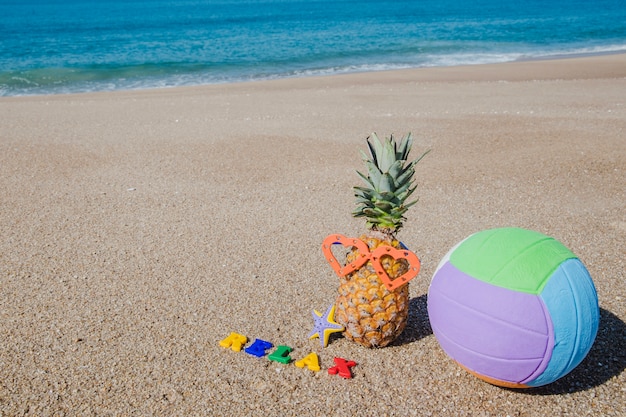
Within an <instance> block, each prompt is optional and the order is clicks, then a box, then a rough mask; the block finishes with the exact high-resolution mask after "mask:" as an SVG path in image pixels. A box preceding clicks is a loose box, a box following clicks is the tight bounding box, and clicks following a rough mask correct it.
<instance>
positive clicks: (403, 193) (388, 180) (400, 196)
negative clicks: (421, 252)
mask: <svg viewBox="0 0 626 417" xmlns="http://www.w3.org/2000/svg"><path fill="white" fill-rule="evenodd" d="M367 145H368V148H369V153H370V156H369V157H368V155H367V154H366V153H365V152H363V151H361V156H362V158H363V162H364V163H365V166H366V168H367V175H365V174H363V173H361V172H359V171H357V174H359V176H360V177H361V178H362V179H363V180H364V181H365V184H366V186H365V187H354V192H355V194H354V195H355V197H356V204H357V208H356V209H355V210H354V212H352V215H353V216H354V217H365V218H366V219H367V222H366V225H367V227H368V228H369V229H372V230H378V231H381V232H383V233H388V234H391V235H393V234H394V233H395V232H397V231H398V230H400V228H402V224H403V221H404V220H406V218H405V217H404V213H406V211H407V210H408V209H409V207H411V206H412V205H413V204H415V203H417V200H414V201H412V202H407V200H408V198H409V197H410V196H411V194H413V192H414V191H415V188H416V186H415V185H412V184H413V175H414V174H415V164H417V163H418V162H419V161H421V159H422V158H423V157H424V156H426V154H427V153H428V152H429V151H426V152H424V153H423V154H422V155H421V156H420V157H419V158H417V159H415V160H414V161H412V162H408V156H409V152H410V151H411V146H412V145H413V138H412V137H411V133H409V134H407V135H406V136H404V137H403V138H402V139H401V140H400V142H399V143H398V141H396V140H395V139H394V137H393V135H391V136H390V137H389V138H385V139H384V140H383V141H382V142H381V140H380V139H379V138H378V136H377V135H376V133H372V135H371V136H370V137H368V138H367Z"/></svg>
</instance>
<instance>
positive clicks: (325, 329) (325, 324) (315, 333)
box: [309, 304, 345, 347]
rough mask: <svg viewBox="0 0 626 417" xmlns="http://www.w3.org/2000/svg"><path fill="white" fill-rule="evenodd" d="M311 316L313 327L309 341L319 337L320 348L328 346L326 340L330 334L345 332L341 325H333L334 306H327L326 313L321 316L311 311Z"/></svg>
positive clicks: (317, 312) (315, 311)
mask: <svg viewBox="0 0 626 417" xmlns="http://www.w3.org/2000/svg"><path fill="white" fill-rule="evenodd" d="M312 314H313V321H314V322H315V325H314V327H313V330H312V331H311V333H310V334H309V339H313V338H315V337H319V338H320V342H321V344H322V347H326V346H328V338H329V337H330V335H331V333H336V332H343V331H344V330H345V329H344V327H343V326H342V325H341V324H339V323H335V305H334V304H333V305H331V306H329V307H328V308H327V309H326V313H324V314H323V315H322V313H320V312H319V311H317V310H313V313H312Z"/></svg>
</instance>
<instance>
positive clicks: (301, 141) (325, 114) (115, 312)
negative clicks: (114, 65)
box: [0, 55, 626, 417]
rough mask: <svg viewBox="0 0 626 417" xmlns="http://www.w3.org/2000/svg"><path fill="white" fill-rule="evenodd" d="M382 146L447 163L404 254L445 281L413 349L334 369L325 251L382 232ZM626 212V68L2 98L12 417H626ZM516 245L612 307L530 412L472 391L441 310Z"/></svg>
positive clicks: (437, 165) (2, 369)
mask: <svg viewBox="0 0 626 417" xmlns="http://www.w3.org/2000/svg"><path fill="white" fill-rule="evenodd" d="M374 131H375V132H377V133H378V134H379V135H381V136H387V135H389V134H391V133H393V134H395V135H398V136H401V135H403V134H405V133H407V132H412V133H413V136H414V138H415V145H414V153H413V155H415V156H417V155H419V154H420V153H421V152H422V151H424V150H426V149H431V150H432V151H431V153H430V154H429V155H428V156H427V157H426V158H425V159H424V160H423V161H422V162H420V164H419V165H418V166H417V169H416V179H417V182H418V189H417V191H416V195H417V196H419V202H418V203H417V204H416V205H415V206H414V207H413V208H412V209H411V210H410V211H409V213H408V216H407V217H408V218H407V221H406V224H405V227H404V229H402V231H401V232H400V235H399V238H400V239H401V240H402V241H403V242H404V243H405V244H406V245H407V246H408V247H409V248H411V249H412V250H413V251H414V252H415V253H416V254H417V255H418V256H419V257H420V259H421V262H422V270H421V272H420V274H419V276H418V277H417V278H416V279H414V280H413V281H412V282H411V284H410V294H411V310H410V313H409V323H408V326H407V328H406V330H405V332H404V334H403V335H402V336H401V337H400V339H399V340H397V341H396V342H395V343H394V344H393V345H391V346H389V347H386V348H383V349H375V350H372V349H366V348H363V347H360V346H358V345H356V344H353V343H351V342H350V341H348V340H346V339H344V338H342V337H333V338H332V339H331V343H330V344H329V346H328V347H327V348H321V346H320V343H319V340H317V339H313V340H309V339H308V337H307V336H308V334H309V332H310V331H311V329H312V327H313V320H312V316H311V312H312V310H313V309H316V310H320V311H324V310H325V309H326V308H327V307H328V306H329V305H330V304H331V303H332V302H334V299H335V295H336V291H337V286H338V279H337V277H336V276H335V274H334V272H333V271H332V270H331V268H330V267H329V266H328V264H327V263H326V261H325V259H324V257H323V256H322V253H321V250H320V245H321V242H322V241H323V239H324V238H325V237H326V236H327V235H329V234H331V233H342V234H345V235H347V236H356V235H358V234H360V233H361V232H363V231H365V225H364V222H363V221H361V220H356V219H353V218H352V217H351V216H350V213H351V211H352V210H353V207H354V202H353V193H352V187H353V186H354V185H357V184H359V178H358V176H357V175H356V173H355V170H357V169H361V159H360V155H359V150H360V149H365V138H366V137H367V136H368V135H369V134H370V132H374ZM625 192H626V55H605V56H594V57H582V58H572V59H562V60H546V61H528V62H516V63H506V64H496V65H480V66H465V67H447V68H424V69H414V70H406V71H390V72H374V73H363V74H350V75H339V76H331V77H319V78H304V79H283V80H276V81H265V82H253V83H241V84H223V85H211V86H202V87H184V88H175V89H160V90H151V91H125V92H106V93H94V94H76V95H57V96H36V97H12V98H0V236H2V238H1V239H0V415H2V416H21V415H28V416H91V415H93V416H229V415H251V416H257V415H267V416H296V415H297V416H329V415H337V416H548V415H549V416H577V417H580V416H624V415H626V373H625V371H624V369H625V368H626V323H625V322H626V284H625V279H624V278H625V274H624V270H625V266H626V265H625V263H624V257H625V256H624V255H625V254H626V249H625V248H626V210H625V208H626V194H625ZM504 226H516V227H522V228H528V229H532V230H536V231H539V232H541V233H544V234H547V235H550V236H553V237H555V238H556V239H558V240H560V241H561V242H563V243H564V244H565V245H566V246H567V247H568V248H569V249H571V250H572V251H573V252H574V253H575V254H577V255H578V256H579V257H580V259H581V260H582V261H583V262H584V263H585V265H586V266H587V268H588V270H589V272H590V274H591V276H592V277H593V280H594V283H595V285H596V288H597V292H598V298H599V305H600V316H601V322H600V329H599V333H598V336H597V339H596V342H595V344H594V346H593V348H592V349H591V352H590V353H589V355H588V356H587V358H586V359H585V360H584V361H583V362H582V363H581V364H580V366H578V367H577V368H576V369H575V370H574V371H573V372H571V373H570V374H568V375H567V376H565V377H564V378H562V379H560V380H558V381H556V382H555V383H553V384H550V385H547V386H544V387H541V388H536V389H531V390H511V389H504V388H499V387H496V386H492V385H490V384H487V383H485V382H483V381H481V380H479V379H477V378H475V377H473V376H472V375H470V374H469V373H467V372H465V371H464V370H463V369H461V368H460V367H459V366H458V365H457V364H456V363H455V362H454V361H452V360H451V359H450V358H449V357H448V356H447V355H446V354H445V353H444V352H443V350H442V349H441V348H440V347H439V344H438V342H437V340H436V338H435V337H434V335H433V334H432V330H431V328H430V324H429V320H428V316H427V311H426V300H427V292H428V286H429V283H430V280H431V278H432V275H433V273H434V271H435V268H436V267H437V264H438V263H439V261H440V259H441V258H442V257H443V256H444V255H445V254H446V253H447V252H448V250H449V249H450V248H451V247H453V246H454V245H455V244H456V243H457V242H459V241H460V240H462V239H464V238H465V237H467V236H468V235H470V234H472V233H475V232H477V231H481V230H484V229H489V228H495V227H504ZM231 332H237V333H240V334H243V335H245V336H247V337H248V338H249V339H250V340H251V341H252V340H254V339H257V338H259V339H263V340H266V341H270V342H271V343H273V344H274V345H275V346H277V345H287V346H290V347H292V348H293V352H292V353H291V357H292V358H293V359H294V360H299V359H302V358H304V357H305V356H306V355H308V354H309V353H311V352H315V353H317V354H318V355H319V358H320V361H321V363H320V365H321V368H322V369H321V371H319V372H312V371H310V370H308V369H301V368H298V367H296V366H295V365H294V363H293V362H292V363H291V364H287V365H285V364H280V363H277V362H273V361H269V360H268V359H267V357H263V358H257V357H254V356H252V355H249V354H247V353H244V352H243V351H242V352H234V351H232V350H229V349H224V348H222V347H221V346H219V342H220V340H222V339H224V338H226V337H227V336H228V335H229V334H230V333H231ZM334 357H342V358H346V359H349V360H353V361H355V362H356V363H357V365H356V366H355V367H354V368H353V378H352V379H343V378H340V377H339V376H337V375H329V373H328V372H327V369H328V368H329V367H331V366H333V365H334V364H333V358H334Z"/></svg>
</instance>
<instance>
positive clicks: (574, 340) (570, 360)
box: [528, 259, 600, 387]
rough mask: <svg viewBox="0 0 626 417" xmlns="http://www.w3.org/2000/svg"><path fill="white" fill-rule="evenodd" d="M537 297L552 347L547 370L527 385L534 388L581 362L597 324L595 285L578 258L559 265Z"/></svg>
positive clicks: (597, 311)
mask: <svg viewBox="0 0 626 417" xmlns="http://www.w3.org/2000/svg"><path fill="white" fill-rule="evenodd" d="M540 296H541V298H542V299H543V301H544V303H545V304H546V306H547V308H548V311H549V312H550V316H551V318H552V322H553V324H554V338H555V346H554V350H553V353H552V358H551V359H550V362H549V363H548V367H547V368H546V370H545V371H544V372H543V373H542V374H541V375H540V376H539V377H537V378H536V379H535V380H533V381H530V382H528V385H530V386H536V387H538V386H541V385H545V384H549V383H551V382H553V381H556V380H557V379H559V378H561V377H562V376H564V375H566V374H568V373H569V372H570V371H571V370H572V369H574V368H575V367H576V366H578V364H580V362H582V360H583V359H584V358H585V356H587V353H589V350H590V349H591V346H592V345H593V341H594V340H595V338H596V334H597V333H598V325H599V321H600V310H599V308H598V296H597V294H596V289H595V286H594V285H593V281H592V280H591V276H589V272H588V271H587V269H586V268H585V266H584V265H583V263H582V262H580V260H578V259H569V260H567V261H565V262H563V263H562V264H561V265H559V267H558V268H557V270H556V271H555V272H554V274H553V275H552V277H550V279H549V280H548V282H547V284H546V286H545V288H544V289H543V292H542V293H541V295H540Z"/></svg>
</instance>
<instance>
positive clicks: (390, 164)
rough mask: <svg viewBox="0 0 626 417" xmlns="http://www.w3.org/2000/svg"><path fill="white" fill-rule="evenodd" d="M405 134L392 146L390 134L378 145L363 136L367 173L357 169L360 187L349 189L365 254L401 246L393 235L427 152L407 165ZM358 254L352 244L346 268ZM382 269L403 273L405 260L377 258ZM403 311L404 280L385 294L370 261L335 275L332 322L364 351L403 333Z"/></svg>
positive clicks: (408, 138) (408, 143) (405, 312)
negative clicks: (361, 223) (360, 220)
mask: <svg viewBox="0 0 626 417" xmlns="http://www.w3.org/2000/svg"><path fill="white" fill-rule="evenodd" d="M412 142H413V140H412V138H411V134H410V133H409V134H408V135H406V136H405V137H403V138H402V140H401V141H400V142H399V143H398V142H397V141H396V140H395V139H394V137H393V135H392V136H391V137H390V138H386V139H385V140H384V141H382V142H381V141H380V139H379V138H378V137H377V136H376V134H375V133H373V134H372V135H371V136H370V137H368V138H367V144H368V147H369V153H370V156H369V157H368V155H367V154H366V153H365V152H363V151H361V153H362V156H363V161H364V162H365V166H366V168H367V175H365V174H362V173H361V172H358V171H357V174H358V175H359V176H360V177H361V178H362V179H363V180H364V181H365V184H366V186H364V187H354V191H355V197H356V204H357V208H356V209H355V211H354V212H353V213H352V215H353V216H354V217H365V218H366V225H367V228H368V229H369V232H368V233H367V234H364V235H362V236H360V237H359V240H361V241H363V242H365V244H367V246H368V247H369V250H370V252H373V251H374V250H375V249H376V248H378V247H379V246H382V245H387V246H391V247H393V248H396V249H400V248H401V244H400V242H399V241H398V240H397V239H396V233H397V232H398V230H400V228H401V227H402V222H403V221H404V220H405V217H404V214H405V213H406V211H407V209H408V208H409V207H410V206H412V205H413V204H415V203H416V201H412V202H407V199H408V198H409V197H410V196H411V194H413V191H415V186H414V185H412V184H413V174H414V173H415V169H414V166H415V164H417V163H418V162H419V161H420V160H421V159H422V158H423V157H424V156H425V155H426V154H427V153H428V151H427V152H425V153H424V154H422V156H420V157H419V158H417V159H416V160H414V161H412V162H408V155H409V152H410V150H411V145H412ZM361 256H362V255H361V254H360V253H359V250H358V248H357V247H356V246H352V248H351V251H350V252H349V253H348V254H347V256H346V264H350V263H352V262H355V261H356V260H357V259H359V258H360V257H361ZM380 262H381V264H382V267H383V268H384V269H385V271H386V272H387V275H388V276H389V278H390V279H392V280H393V279H395V278H397V277H400V276H402V275H403V274H404V273H406V272H407V270H408V268H409V264H408V262H407V260H406V259H402V258H400V259H395V258H393V257H391V256H383V257H381V259H380ZM408 312H409V286H408V282H407V283H406V284H404V285H402V286H400V287H398V288H396V289H395V290H393V291H390V290H389V289H388V288H387V287H386V286H385V285H384V284H383V282H382V281H381V279H380V278H379V276H378V275H377V274H376V271H375V269H374V266H373V265H372V262H371V261H368V262H367V263H365V264H364V265H363V266H361V267H360V268H359V269H357V270H355V271H354V272H352V273H349V274H347V275H346V276H343V277H340V286H339V295H338V297H337V301H336V311H335V320H336V321H337V322H338V323H339V324H341V325H342V326H344V327H345V331H344V336H345V337H346V338H348V339H351V340H353V341H355V342H357V343H359V344H361V345H363V346H365V347H383V346H386V345H388V344H389V343H391V342H392V341H393V340H394V339H396V338H397V337H398V336H399V335H400V334H401V333H402V331H403V330H404V327H405V326H406V321H407V317H408Z"/></svg>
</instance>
